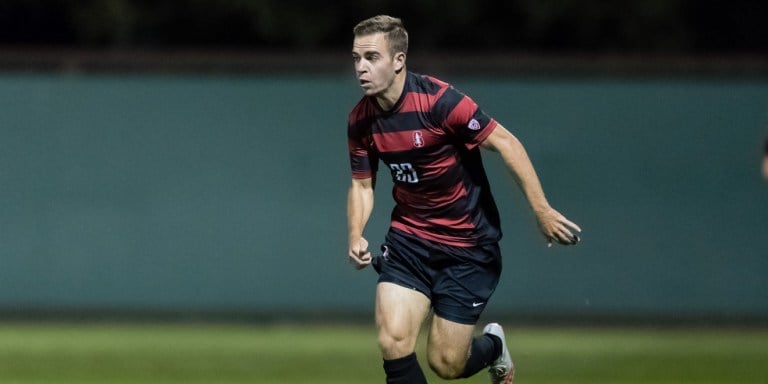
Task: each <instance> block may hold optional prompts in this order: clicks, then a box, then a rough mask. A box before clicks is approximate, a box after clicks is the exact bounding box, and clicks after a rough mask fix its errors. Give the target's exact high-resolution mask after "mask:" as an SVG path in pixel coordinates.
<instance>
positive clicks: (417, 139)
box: [413, 131, 424, 148]
mask: <svg viewBox="0 0 768 384" xmlns="http://www.w3.org/2000/svg"><path fill="white" fill-rule="evenodd" d="M413 146H414V147H416V148H421V147H423V146H424V135H423V134H422V133H421V131H414V132H413Z"/></svg>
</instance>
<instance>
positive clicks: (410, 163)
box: [348, 72, 501, 247]
mask: <svg viewBox="0 0 768 384" xmlns="http://www.w3.org/2000/svg"><path fill="white" fill-rule="evenodd" d="M406 77H407V78H406V81H405V88H404V89H403V93H402V95H401V96H400V99H399V100H398V101H397V103H396V104H395V106H394V107H393V108H392V109H391V110H389V111H384V110H382V109H381V107H380V106H379V105H378V103H377V102H376V100H375V98H373V97H363V99H362V100H360V102H359V103H358V104H357V106H355V108H354V109H353V110H352V112H351V113H350V115H349V125H348V144H349V154H350V160H351V166H352V177H353V178H359V179H364V178H369V177H373V176H374V174H375V173H376V171H377V170H378V162H379V160H381V161H382V162H383V163H384V164H386V166H387V167H388V168H389V169H390V171H391V172H392V180H393V182H394V188H393V191H392V195H393V197H394V199H395V203H396V205H395V208H394V210H393V212H392V227H393V228H396V229H398V230H400V231H403V232H406V233H408V234H411V235H414V236H417V237H419V238H421V239H425V240H429V241H434V242H438V243H441V244H446V245H451V246H458V247H470V246H476V245H480V244H487V243H492V242H496V241H498V240H499V239H500V238H501V230H500V226H499V214H498V210H497V208H496V204H495V202H494V200H493V196H492V195H491V190H490V185H489V183H488V179H487V177H486V175H485V170H484V168H483V164H482V160H481V157H480V149H479V147H478V146H479V144H480V143H481V142H482V141H483V140H485V138H486V137H488V135H490V133H491V132H492V131H493V129H494V128H495V127H496V125H497V123H496V121H495V120H494V119H492V118H491V117H489V116H488V115H486V114H485V113H484V112H483V111H481V110H480V108H479V107H478V106H477V104H475V102H474V101H473V100H472V99H471V98H469V97H468V96H466V95H464V94H463V93H461V92H459V91H458V90H456V89H455V88H453V87H452V86H451V85H450V84H447V83H445V82H443V81H440V80H438V79H435V78H433V77H429V76H424V75H419V74H415V73H412V72H408V73H407V76H406Z"/></svg>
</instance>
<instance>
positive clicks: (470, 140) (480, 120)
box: [434, 87, 498, 149]
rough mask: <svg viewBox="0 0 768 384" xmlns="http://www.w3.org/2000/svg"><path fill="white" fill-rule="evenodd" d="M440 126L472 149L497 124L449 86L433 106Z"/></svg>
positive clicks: (463, 95)
mask: <svg viewBox="0 0 768 384" xmlns="http://www.w3.org/2000/svg"><path fill="white" fill-rule="evenodd" d="M434 111H435V113H437V115H438V116H436V119H437V120H438V121H442V124H441V126H442V128H443V129H445V130H446V132H448V133H449V134H451V135H453V136H454V137H455V138H457V140H458V142H460V143H462V144H464V146H466V147H467V149H473V148H475V147H477V146H478V145H480V143H482V142H483V140H485V138H487V137H488V135H490V134H491V132H493V129H494V128H496V125H497V124H498V123H497V122H496V120H494V119H493V118H492V117H490V116H488V115H487V114H485V112H483V110H481V109H480V107H478V105H477V104H476V103H475V101H474V100H472V99H471V98H470V97H469V96H467V95H465V94H463V93H461V92H460V91H458V90H456V89H455V88H453V87H449V88H448V89H446V91H445V92H444V93H443V95H442V96H441V97H440V99H439V100H438V101H437V105H436V107H435V108H434Z"/></svg>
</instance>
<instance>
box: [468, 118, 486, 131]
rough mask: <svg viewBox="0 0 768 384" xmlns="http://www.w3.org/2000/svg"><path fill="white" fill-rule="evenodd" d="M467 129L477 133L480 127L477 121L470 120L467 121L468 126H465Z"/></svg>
mask: <svg viewBox="0 0 768 384" xmlns="http://www.w3.org/2000/svg"><path fill="white" fill-rule="evenodd" d="M467 128H469V129H471V130H473V131H477V130H478V129H480V128H482V127H480V122H479V121H477V120H476V119H472V120H470V121H469V124H467Z"/></svg>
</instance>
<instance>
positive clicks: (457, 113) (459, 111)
mask: <svg viewBox="0 0 768 384" xmlns="http://www.w3.org/2000/svg"><path fill="white" fill-rule="evenodd" d="M477 108H478V107H477V104H475V102H474V101H472V99H470V98H469V97H463V98H461V101H459V104H457V105H456V107H454V108H453V110H452V111H451V113H450V114H448V117H447V118H446V119H445V125H446V126H447V127H453V126H460V127H464V128H466V129H469V128H468V126H467V124H468V123H469V121H470V120H471V119H472V116H473V115H474V114H475V112H477ZM482 128H485V127H482ZM478 130H480V129H478Z"/></svg>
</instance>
